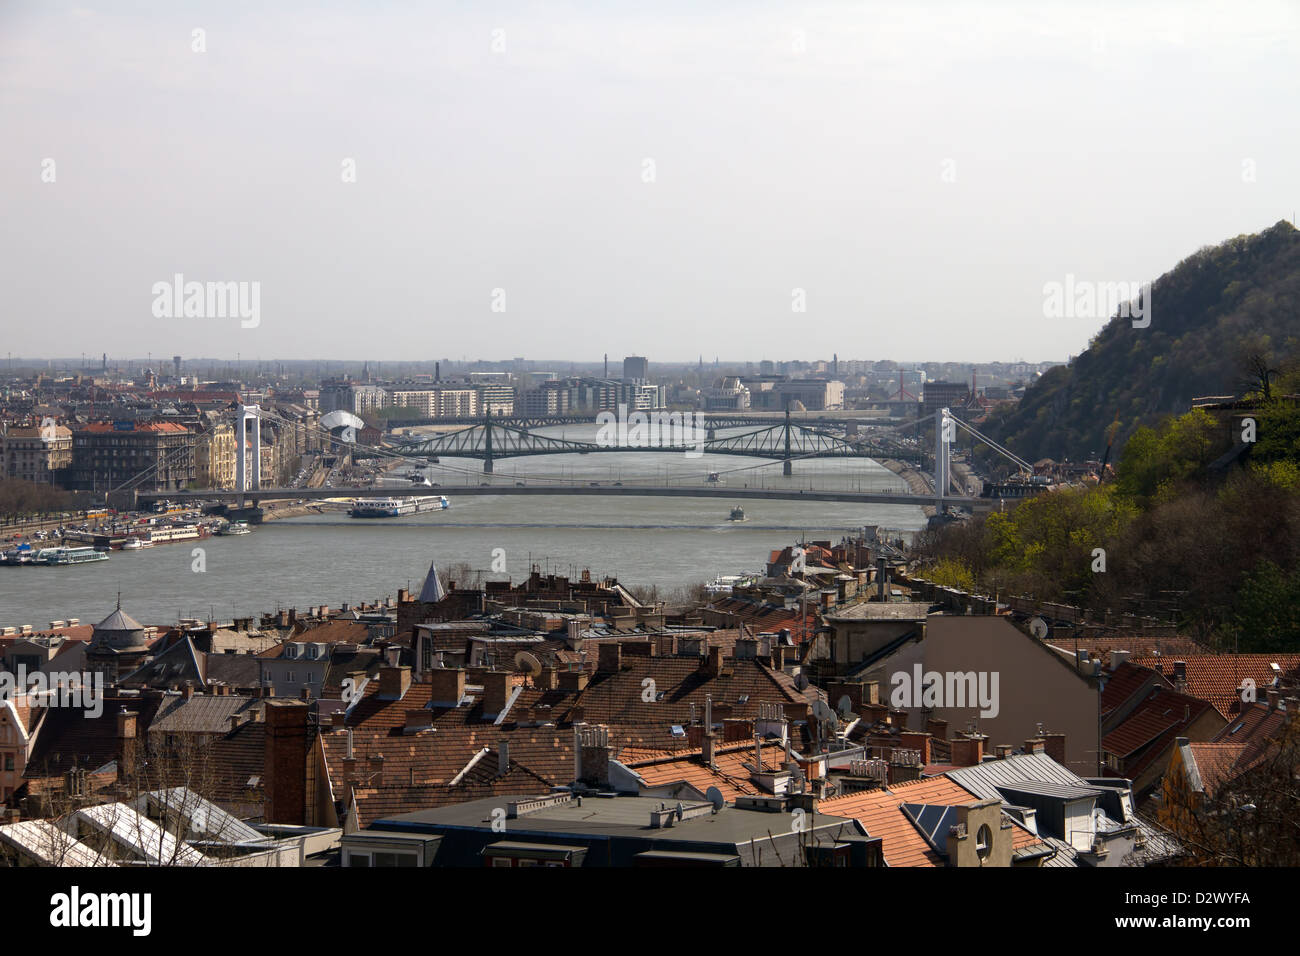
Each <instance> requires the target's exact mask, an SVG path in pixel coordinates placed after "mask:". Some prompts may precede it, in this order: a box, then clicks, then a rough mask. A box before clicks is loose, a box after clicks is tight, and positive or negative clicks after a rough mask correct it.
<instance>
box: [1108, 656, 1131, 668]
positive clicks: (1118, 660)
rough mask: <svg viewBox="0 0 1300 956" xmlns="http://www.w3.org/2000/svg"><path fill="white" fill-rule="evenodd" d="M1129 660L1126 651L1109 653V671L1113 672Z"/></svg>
mask: <svg viewBox="0 0 1300 956" xmlns="http://www.w3.org/2000/svg"><path fill="white" fill-rule="evenodd" d="M1128 659H1129V652H1128V651H1111V652H1110V669H1111V670H1115V669H1116V668H1118V667H1119V666H1120V665H1121V664H1123V663H1124V662H1125V661H1127V660H1128Z"/></svg>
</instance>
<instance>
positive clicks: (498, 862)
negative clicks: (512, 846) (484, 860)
mask: <svg viewBox="0 0 1300 956" xmlns="http://www.w3.org/2000/svg"><path fill="white" fill-rule="evenodd" d="M492 865H493V866H512V865H513V861H512V860H510V859H509V858H508V857H504V856H494V857H493V858H492Z"/></svg>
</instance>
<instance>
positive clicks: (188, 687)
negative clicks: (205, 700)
mask: <svg viewBox="0 0 1300 956" xmlns="http://www.w3.org/2000/svg"><path fill="white" fill-rule="evenodd" d="M181 696H182V697H184V698H185V699H186V700H189V699H190V698H191V697H193V696H194V681H192V680H187V681H186V682H185V686H184V687H182V688H181Z"/></svg>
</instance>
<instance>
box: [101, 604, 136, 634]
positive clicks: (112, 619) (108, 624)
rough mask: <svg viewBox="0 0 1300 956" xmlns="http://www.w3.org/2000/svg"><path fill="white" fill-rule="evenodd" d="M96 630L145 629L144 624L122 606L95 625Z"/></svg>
mask: <svg viewBox="0 0 1300 956" xmlns="http://www.w3.org/2000/svg"><path fill="white" fill-rule="evenodd" d="M95 630H96V631H143V630H144V625H143V624H141V623H140V622H139V621H137V620H136V619H135V618H133V617H132V616H131V615H130V614H127V613H126V612H125V611H123V610H122V609H121V608H120V607H119V608H118V609H117V610H115V611H114V612H113V613H112V614H110V615H109V616H108V617H106V618H104V619H103V620H102V621H100V622H99V623H98V624H96V625H95Z"/></svg>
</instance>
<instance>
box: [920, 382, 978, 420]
mask: <svg viewBox="0 0 1300 956" xmlns="http://www.w3.org/2000/svg"><path fill="white" fill-rule="evenodd" d="M969 396H970V386H969V385H967V384H966V383H965V382H926V383H925V391H924V393H923V395H922V398H921V415H922V416H925V415H933V414H934V413H935V412H937V411H938V410H939V409H941V408H951V409H953V410H954V411H955V410H956V409H957V408H959V407H961V406H963V405H965V404H966V400H967V398H969Z"/></svg>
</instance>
